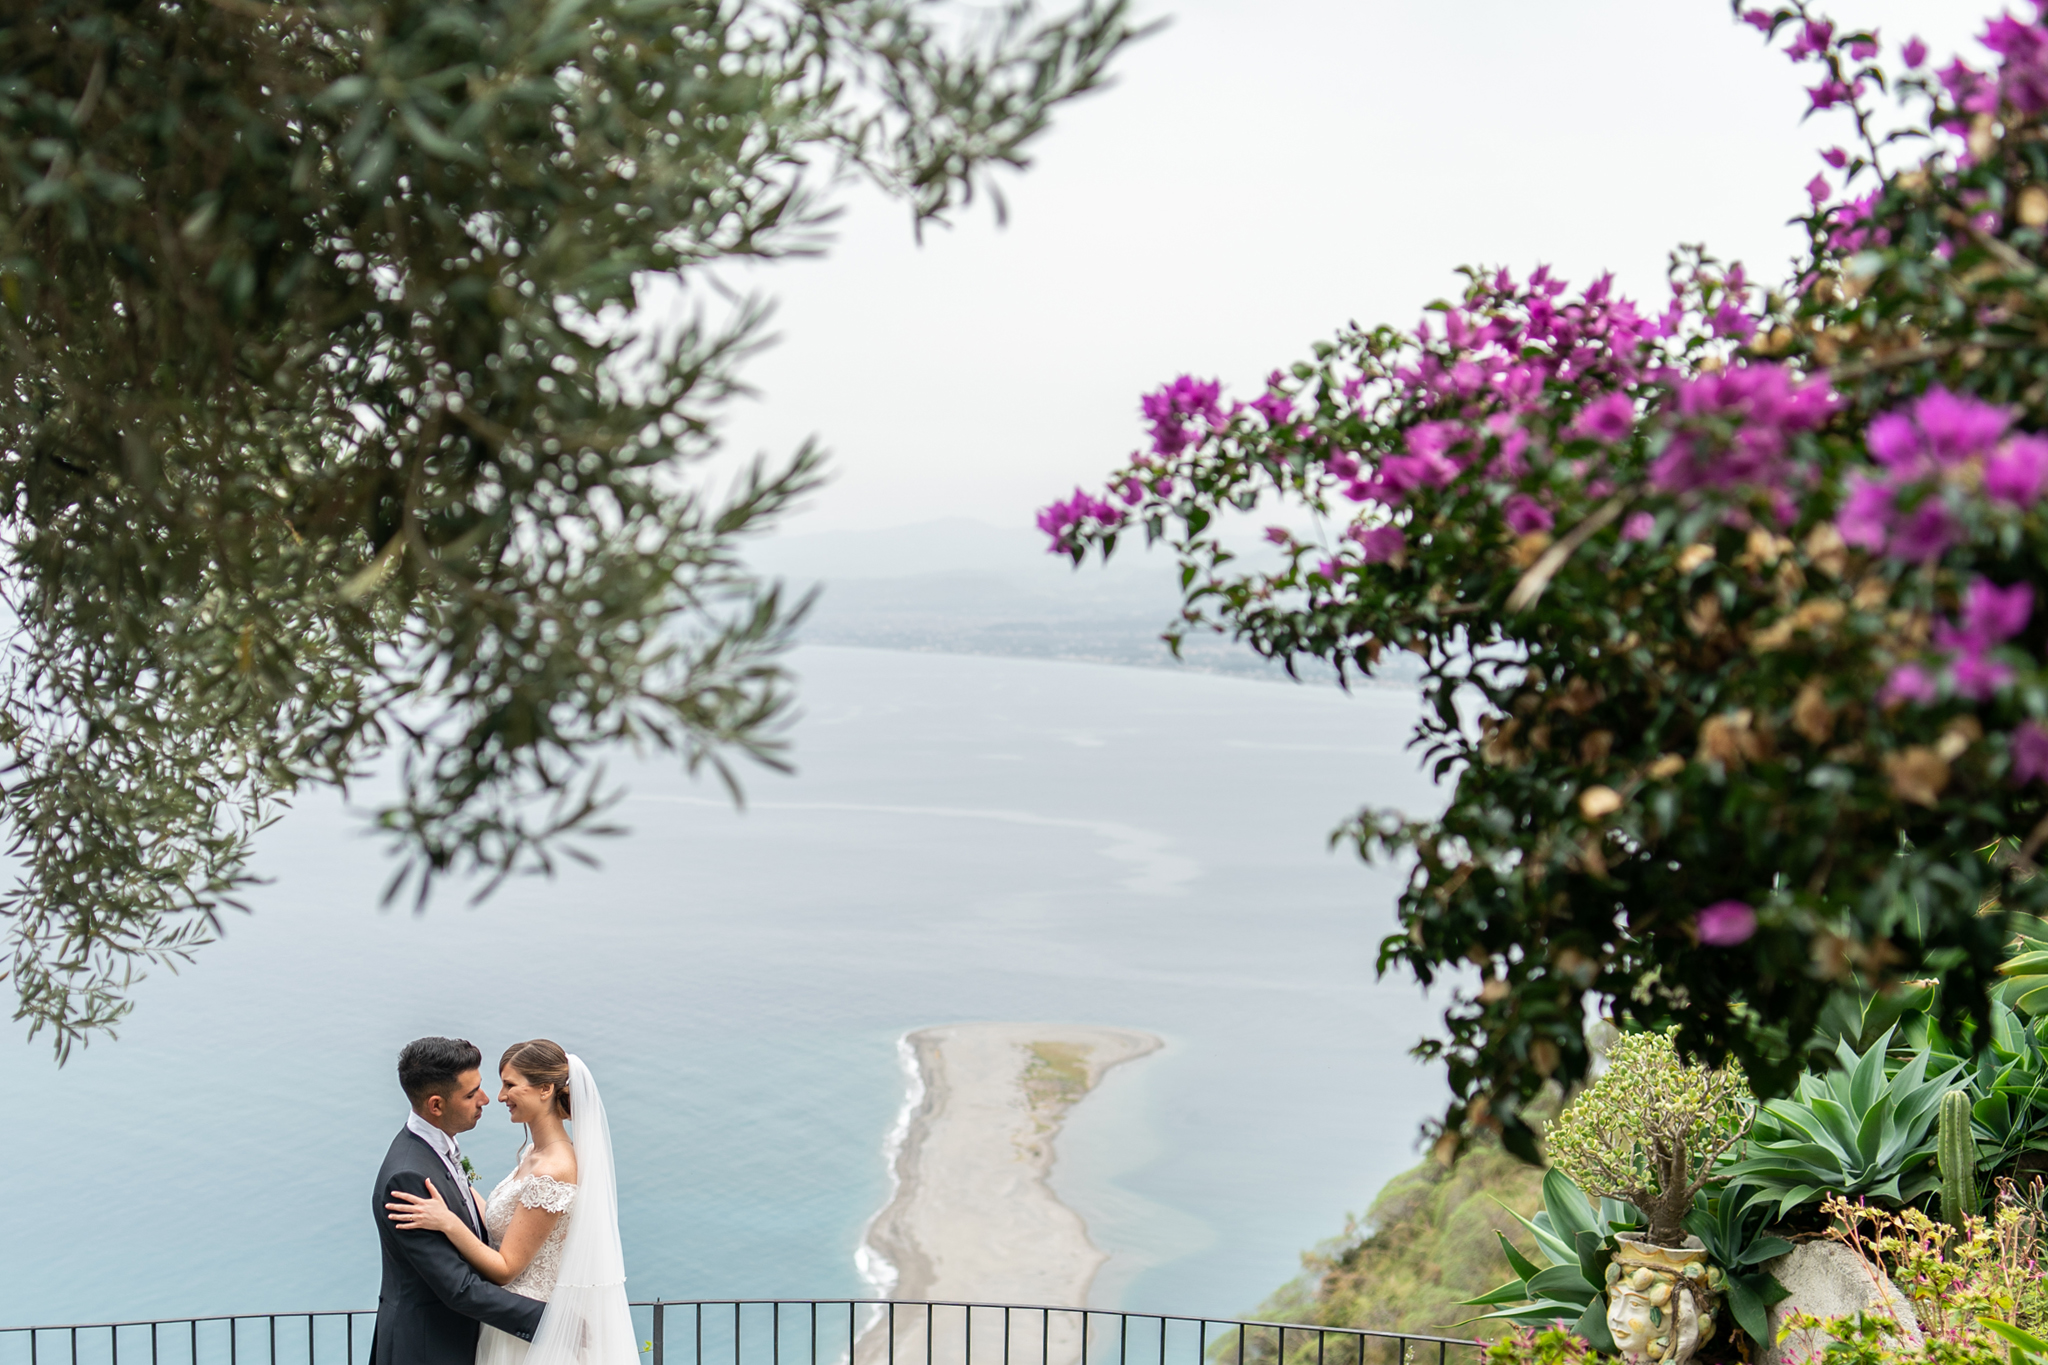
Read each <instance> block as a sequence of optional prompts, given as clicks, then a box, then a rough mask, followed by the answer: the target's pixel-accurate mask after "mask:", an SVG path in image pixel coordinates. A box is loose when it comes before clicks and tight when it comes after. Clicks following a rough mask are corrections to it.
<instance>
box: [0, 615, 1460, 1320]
mask: <svg viewBox="0 0 2048 1365" xmlns="http://www.w3.org/2000/svg"><path fill="white" fill-rule="evenodd" d="M798 662H799V668H800V671H801V673H802V675H803V679H804V698H805V709H806V718H805V719H804V721H803V722H802V724H801V726H800V728H799V730H798V734H797V739H798V755H799V760H800V763H801V767H802V772H801V774H800V775H799V776H797V777H794V778H782V777H777V776H775V775H772V774H760V775H758V776H756V777H754V778H753V780H752V782H751V784H750V795H751V796H752V798H753V802H752V804H751V806H750V808H749V809H748V810H747V811H746V812H744V813H739V812H735V811H733V810H732V809H731V808H730V807H729V806H728V805H726V804H725V803H724V801H723V800H722V799H721V798H720V796H719V794H718V792H717V791H716V790H715V789H713V788H711V787H709V786H707V785H704V784H699V783H692V782H690V781H688V780H687V779H685V778H683V777H682V776H680V774H679V773H677V772H675V771H673V770H672V769H669V768H667V767H665V766H661V765H654V764H648V765H636V764H633V763H631V762H630V761H628V762H626V763H624V764H623V765H621V768H620V771H621V772H622V774H623V775H625V776H627V777H629V778H630V780H631V782H632V785H633V790H634V795H633V798H632V799H631V800H630V801H629V802H628V803H627V804H626V806H625V808H624V812H623V814H624V817H625V818H626V819H627V820H628V821H629V822H630V823H631V824H632V826H633V828H634V832H633V834H632V835H631V837H629V838H626V839H621V840H615V841H611V842H609V843H608V844H607V845H606V846H605V847H604V848H603V850H602V852H603V858H604V863H603V866H602V867H601V868H600V869H598V870H595V871H590V870H584V869H580V868H579V869H576V870H572V871H570V872H568V873H566V874H565V875H563V876H562V877H560V878H559V879H558V880H555V881H552V882H543V881H538V880H534V881H524V882H521V883H518V884H515V885H512V886H510V887H508V888H506V889H505V890H503V891H502V892H500V894H499V895H498V896H497V897H496V898H494V899H493V900H491V901H489V902H486V903H485V904H484V905H483V906H481V907H480V908H475V909H470V908H466V907H465V906H464V904H463V903H462V901H461V900H460V899H459V898H453V897H450V898H444V899H443V900H442V901H441V902H439V903H437V904H436V905H435V906H434V907H433V908H432V909H431V910H430V911H429V912H428V913H427V914H426V915H424V916H422V917H416V916H414V915H412V914H410V913H407V912H404V911H399V912H383V911H380V910H379V909H378V908H377V904H376V899H377V893H378V891H379V889H380V888H381V885H382V881H383V878H384V877H385V875H386V874H387V871H388V865H387V864H386V862H385V860H384V858H383V856H382V853H381V851H380V849H379V847H378V845H377V844H376V843H375V842H374V841H373V840H371V839H369V838H367V837H365V836H364V835H363V834H362V833H361V824H360V819H359V817H357V816H354V815H351V814H350V813H349V812H347V811H346V810H344V809H343V808H342V807H341V806H340V805H339V804H338V803H332V802H313V803H309V804H307V805H305V806H303V807H302V808H301V809H299V810H297V811H295V812H294V813H293V814H291V815H290V816H289V817H288V818H286V819H285V820H284V821H283V822H282V823H281V824H280V825H278V826H277V827H276V828H274V829H273V830H271V831H269V832H268V833H267V834H266V836H265V838H264V841H263V845H262V859H261V861H262V867H263V870H264V871H265V872H266V873H267V874H268V875H269V876H271V877H272V878H274V881H273V882H272V884H270V885H268V886H266V887H264V888H262V889H261V890H260V891H259V892H258V894H257V895H256V896H255V897H254V903H255V907H256V913H255V914H254V915H253V916H252V917H250V918H247V919H243V920H237V921H236V922H234V923H233V924H232V925H231V926H230V932H229V935H228V938H227V940H226V941H225V942H224V943H221V944H219V945H216V946H214V947H212V948H209V949H207V950H205V951H204V952H203V953H202V955H201V957H200V959H199V961H198V962H197V963H196V965H194V966H192V967H190V968H188V969H186V970H185V971H184V972H183V973H182V974H180V975H176V976H173V975H170V974H168V973H164V974H160V975H159V976H157V977H154V978H152V979H151V980H150V981H149V982H148V983H147V984H146V985H145V986H144V987H143V988H142V990H141V991H140V1002H141V1003H140V1008H139V1009H138V1011H137V1013H136V1015H135V1017H134V1019H133V1020H132V1021H131V1022H130V1023H129V1025H128V1026H126V1028H125V1029H124V1030H123V1033H122V1036H121V1038H120V1040H119V1041H118V1042H113V1043H106V1042H103V1043H99V1044H95V1045H94V1046H93V1047H92V1048H90V1049H89V1050H88V1051H86V1052H85V1053H84V1054H82V1055H80V1056H79V1057H77V1058H76V1059H75V1060H74V1061H73V1062H72V1063H71V1064H70V1065H69V1066H67V1067H65V1068H64V1069H62V1070H61V1071H60V1070H58V1069H57V1068H56V1067H55V1066H54V1065H53V1064H52V1063H51V1062H50V1060H49V1057H48V1053H47V1051H46V1049H45V1048H44V1046H43V1044H42V1043H41V1042H40V1041H39V1042H37V1043H35V1044H32V1045H31V1044H23V1043H20V1042H18V1041H16V1042H14V1043H12V1044H11V1045H10V1046H9V1048H8V1051H7V1052H6V1053H5V1055H6V1056H7V1058H8V1062H7V1066H6V1067H5V1068H4V1070H0V1081H4V1090H5V1093H6V1095H7V1097H8V1104H7V1106H6V1112H7V1114H8V1122H7V1125H6V1130H7V1162H6V1165H7V1169H8V1170H9V1171H10V1172H11V1173H12V1177H13V1178H11V1179H9V1180H7V1181H6V1193H5V1196H4V1202H0V1207H4V1208H5V1216H4V1219H0V1224H4V1226H6V1227H7V1229H8V1235H6V1236H5V1237H0V1286H4V1288H0V1325H4V1324H8V1323H23V1322H28V1321H39V1322H63V1321H93V1320H106V1319H110V1318H115V1317H134V1316H138V1315H150V1314H161V1315H172V1314H175V1315H187V1314H197V1313H209V1312H221V1311H271V1310H285V1309H301V1310H303V1309H307V1308H332V1307H360V1306H365V1305H368V1304H370V1303H372V1302H373V1301H374V1299H375V1294H376V1276H377V1254H376V1246H375V1242H374V1232H373V1229H372V1227H371V1224H370V1218H369V1213H368V1209H367V1205H368V1202H369V1194H370V1191H369V1183H370V1180H371V1177H372V1176H373V1174H374V1172H375V1169H376V1166H377V1163H378V1161H379V1160H380V1158H381V1156H382V1153H383V1150H384V1147H385V1145H386V1143H387V1142H388V1141H389V1139H390V1136H391V1134H392V1133H393V1132H394V1131H396V1129H397V1127H398V1125H399V1123H400V1121H401V1120H402V1118H403V1112H404V1111H403V1101H402V1099H401V1098H400V1096H399V1093H398V1091H397V1087H396V1083H395V1081H394V1080H393V1077H392V1071H391V1066H392V1059H393V1056H394V1055H395V1053H396V1050H397V1048H398V1047H399V1046H400V1045H401V1044H402V1043H404V1042H405V1041H406V1040H407V1039H409V1038H412V1037H414V1036H416V1035H419V1034H423V1033H430V1032H431V1033H450V1034H456V1035H460V1036H464V1037H468V1038H471V1039H474V1040H475V1041H476V1042H477V1043H478V1045H479V1046H481V1047H482V1048H483V1049H484V1051H485V1053H486V1056H487V1058H488V1059H491V1060H495V1057H496V1055H497V1053H498V1051H499V1050H500V1049H501V1048H503V1047H504V1046H505V1045H506V1044H508V1043H510V1042H513V1041H516V1040H518V1039H521V1038H526V1037H531V1036H535V1035H546V1036H549V1037H553V1038H555V1039H557V1040H559V1041H561V1042H562V1043H564V1044H565V1045H567V1046H568V1047H570V1048H571V1049H572V1050H573V1051H576V1052H579V1053H580V1054H581V1055H582V1056H583V1057H584V1058H585V1059H586V1060H588V1061H589V1062H590V1064H591V1066H592V1069H593V1071H594V1072H595V1074H596V1076H597V1078H598V1081H599V1083H600V1085H601V1086H602V1087H603V1089H604V1093H605V1099H606V1105H607V1108H608V1110H609V1111H610V1115H611V1119H612V1124H613V1130H614V1134H615V1139H616V1142H617V1146H618V1157H619V1165H620V1171H621V1199H622V1204H623V1215H624V1236H625V1241H626V1260H627V1268H628V1271H629V1274H630V1275H631V1276H632V1282H631V1284H630V1285H629V1286H628V1288H629V1289H630V1290H631V1291H632V1292H633V1295H634V1297H636V1298H644V1297H651V1296H653V1295H655V1294H657V1293H658V1294H662V1295H666V1296H670V1297H711V1296H733V1295H783V1296H791V1297H811V1296H828V1295H838V1296H843V1295H850V1294H857V1293H862V1292H865V1289H866V1287H865V1286H864V1284H863V1282H862V1281H861V1279H860V1277H859V1276H858V1274H857V1273H856V1270H855V1265H854V1253H855V1250H856V1248H857V1247H858V1245H859V1241H860V1236H861V1231H862V1228H863V1225H864V1224H865V1223H866V1221H867V1220H868V1218H869V1217H871V1216H872V1215H873V1213H874V1212H875V1210H876V1209H877V1208H878V1207H879V1206H880V1204H881V1203H882V1202H883V1200H884V1199H885V1198H886V1197H887V1193H888V1175H887V1171H886V1169H885V1166H884V1161H883V1153H882V1144H883V1141H884V1138H885V1136H886V1134H887V1132H888V1130H889V1127H890V1124H891V1122H892V1120H893V1119H894V1117H895V1114H896V1111H897V1109H898V1107H899V1105H900V1104H901V1102H902V1096H903V1086H904V1080H903V1075H902V1072H901V1070H900V1068H899V1065H898V1061H897V1054H896V1040H897V1039H898V1038H899V1037H900V1036H901V1035H902V1034H903V1033H904V1032H905V1031H906V1030H908V1029H911V1028H916V1027H919V1026H921V1025H926V1024H934V1023H942V1022H948V1021H958V1020H975V1019H1011V1020H1021V1019H1053V1020H1072V1021H1080V1022H1091V1023H1104V1024H1119V1025H1128V1026H1133V1027H1138V1028H1144V1029H1150V1030H1152V1031H1154V1032H1157V1033H1159V1034H1161V1035H1162V1036H1164V1037H1165V1038H1166V1039H1167V1040H1168V1044H1169V1046H1168V1047H1167V1049H1166V1050H1165V1051H1164V1052H1162V1053H1159V1054H1156V1055H1155V1056H1153V1057H1151V1058H1149V1059H1146V1060H1144V1061H1141V1062H1139V1063H1137V1064H1135V1065H1134V1066H1132V1067H1130V1068H1127V1069H1125V1070H1124V1071H1122V1072H1120V1073H1113V1074H1112V1076H1111V1077H1110V1078H1109V1080H1108V1081H1107V1082H1105V1084H1104V1086H1103V1088H1102V1089H1101V1090H1100V1091H1098V1092H1097V1094H1096V1095H1095V1096H1093V1097H1091V1098H1090V1099H1089V1100H1088V1101H1087V1102H1085V1103H1084V1104H1083V1105H1082V1106H1081V1107H1080V1108H1079V1109H1077V1110H1076V1111H1075V1113H1074V1115H1073V1117H1072V1119H1071V1121H1070V1125H1069V1131H1068V1133H1067V1135H1066V1137H1065V1138H1063V1139H1062V1144H1061V1157H1060V1164H1059V1167H1058V1168H1057V1170H1056V1172H1055V1184H1056V1185H1057V1187H1058V1188H1059V1189H1060V1191H1061V1193H1062V1195H1063V1196H1064V1197H1066V1198H1067V1199H1068V1200H1069V1201H1070V1202H1071V1203H1073V1204H1074V1205H1075V1207H1077V1208H1078V1209H1080V1210H1081V1212H1082V1213H1083V1215H1084V1216H1085V1217H1087V1218H1088V1219H1089V1222H1090V1225H1091V1228H1092V1229H1093V1231H1094V1234H1095V1236H1096V1239H1097V1240H1098V1242H1100V1243H1101V1244H1102V1245H1103V1246H1104V1248H1105V1249H1106V1250H1108V1251H1110V1252H1111V1253H1112V1256H1113V1260H1112V1263H1111V1266H1110V1267H1109V1269H1108V1270H1107V1271H1105V1273H1104V1275H1103V1277H1102V1280H1101V1283H1100V1284H1099V1286H1098V1293H1097V1302H1098V1304H1101V1305H1103V1306H1126V1307H1133V1308H1145V1309H1154V1310H1169V1311H1200V1312H1204V1313H1210V1314H1229V1313H1234V1312H1240V1311H1243V1310H1247V1309H1249V1308H1251V1307H1252V1306H1253V1305H1254V1304H1256V1303H1257V1302H1258V1301H1259V1299H1261V1298H1262V1297H1263V1296H1264V1295H1265V1294H1266V1293H1267V1292H1268V1291H1269V1290H1271V1289H1272V1288H1273V1287H1275V1286H1276V1285H1277V1284H1279V1283H1280V1282H1281V1281H1283V1280H1285V1279H1287V1278H1288V1277H1289V1276H1291V1275H1292V1274H1294V1273H1295V1271H1296V1269H1297V1268H1298V1261H1297V1257H1298V1254H1299V1253H1300V1251H1301V1250H1302V1249H1304V1248H1306V1247H1308V1246H1310V1245H1311V1244H1313V1243H1314V1242H1316V1241H1318V1240H1320V1239H1322V1238H1324V1237H1326V1236H1329V1235H1330V1234H1332V1233H1334V1232H1336V1231H1337V1230H1339V1229H1340V1228H1341V1226H1342V1223H1343V1217H1344V1214H1345V1212H1346V1211H1347V1210H1353V1209H1360V1208H1362V1207H1363V1206H1364V1205H1365V1204H1366V1203H1367V1202H1368V1201H1369V1199H1370V1198H1371V1196H1372V1194H1373V1193H1374V1191H1375V1190H1376V1189H1377V1188H1378V1186H1379V1184H1380V1183H1381V1182H1382V1181H1383V1180H1384V1179H1385V1178H1386V1177H1387V1176H1388V1175H1390V1174H1392V1173H1394V1172H1395V1171H1397V1170H1399V1169H1401V1168H1403V1167H1405V1166H1407V1165H1410V1164H1412V1163H1413V1161H1414V1160H1415V1159H1416V1158H1415V1155H1414V1142H1415V1133H1416V1124H1417V1121H1418V1120H1419V1119H1420V1118H1421V1117H1422V1116H1423V1115H1424V1113H1426V1112H1428V1111H1429V1110H1430V1109H1432V1108H1433V1107H1434V1106H1435V1105H1436V1104H1437V1103H1439V1102H1440V1093H1441V1085H1440V1082H1439V1081H1438V1080H1437V1079H1436V1077H1435V1076H1434V1075H1433V1074H1432V1073H1430V1072H1429V1071H1427V1070H1425V1069H1424V1068H1422V1067H1420V1066H1419V1065H1417V1064H1416V1063H1414V1062H1412V1061H1410V1060H1409V1059H1408V1058H1407V1056H1406V1051H1407V1048H1408V1047H1409V1045H1410V1044H1411V1043H1412V1042H1413V1041H1414V1039H1415V1038H1416V1036H1417V1035H1418V1034H1419V1033H1420V1032H1422V1031H1423V1030H1424V1029H1426V1028H1427V1027H1428V1025H1429V1023H1430V1021H1431V1019H1432V1018H1433V1012H1432V1011H1431V1010H1430V1009H1429V1007H1428V1006H1427V1004H1426V1002H1425V1001H1424V1000H1423V999H1422V997H1421V995H1420V994H1419V992H1418V991H1417V990H1416V988H1415V987H1413V986H1412V985H1409V984H1407V983H1405V982H1400V981H1391V980H1390V981H1388V982H1386V983H1379V984H1376V983H1375V982H1374V980H1373V976H1372V958H1373V953H1374V948H1375V945H1376V943H1377V940H1378V938H1379V937H1380V935H1381V934H1383V933H1384V932H1385V930H1386V928H1387V925H1388V923H1389V920H1390V917H1389V911H1388V906H1389V904H1390V901H1391V898H1392V894H1393V883H1392V881H1391V879H1390V878H1389V877H1388V876H1387V875H1386V874H1385V873H1383V872H1379V871H1375V870H1369V869H1365V868H1362V867H1361V866H1360V865H1359V864H1358V862H1357V861H1356V859H1355V858H1354V857H1352V856H1351V855H1349V854H1346V853H1332V852H1330V851H1329V850H1328V849H1327V847H1326V842H1325V841H1326V835H1327V832H1328V830H1329V829H1330V828H1331V827H1332V826H1333V825H1334V824H1336V823H1337V822H1338V821H1339V820H1340V819H1342V818H1343V817H1344V816H1345V815H1346V814H1347V813H1349V812H1350V811H1351V810H1352V809H1353V808H1354V807H1355V806H1357V805H1359V804H1362V803H1367V802H1371V803H1395V804H1403V805H1407V806H1409V807H1411V808H1420V807H1422V806H1425V805H1427V804H1429V803H1430V802H1431V800H1432V797H1431V793H1430V789H1429V787H1428V784H1427V783H1426V782H1425V781H1423V780H1422V779H1421V778H1420V777H1419V776H1418V775H1417V773H1416V771H1415V765H1414V762H1413V760H1412V759H1411V758H1410V757H1409V756H1408V755H1407V754H1405V753H1404V752H1403V750H1402V749H1401V742H1402V739H1403V737H1404V735H1405V733H1406V730H1407V725H1408V720H1409V717H1410V716H1411V715H1412V714H1413V708H1414V705H1415V701H1414V699H1413V697H1412V696H1411V695H1410V694H1408V693H1405V692H1400V691H1393V690H1367V691H1363V692H1361V693H1359V694H1356V695H1353V696H1349V697H1347V696H1344V695H1343V694H1340V693H1338V692H1336V691H1334V690H1331V689H1327V688H1293V687H1288V686H1284V685H1278V684H1273V683H1264V682H1252V681H1242V680H1236V679H1228V678H1218V677H1208V676H1201V675H1181V674H1176V673H1172V672H1168V671H1163V670H1144V669H1126V668H1114V667H1107V666H1095V665H1083V664H1062V663H1044V662H1036V661H1024V660H1013V659H995V658H970V657H953V656H942V655H919V654H903V653H890V652H884V651H869V650H855V649H810V650H807V651H805V652H804V653H802V654H801V655H799V656H798ZM516 1132H517V1130H516V1129H513V1128H511V1126H510V1125H509V1124H507V1123H505V1121H504V1119H503V1111H502V1110H500V1109H499V1108H497V1107H496V1106H495V1105H494V1106H493V1107H492V1108H491V1109H490V1110H487V1111H486V1113H485V1117H484V1123H483V1126H481V1127H480V1128H478V1129H477V1131H476V1132H475V1133H473V1134H471V1135H470V1137H469V1139H468V1140H467V1141H466V1144H465V1146H466V1150H468V1151H469V1152H470V1153H471V1154H472V1155H473V1156H474V1158H475V1159H476V1161H477V1164H478V1166H479V1167H480V1168H482V1170H483V1171H484V1172H485V1174H486V1175H487V1177H489V1178H490V1179H492V1180H495V1178H496V1177H497V1175H498V1174H500V1173H502V1171H503V1170H504V1169H505V1167H506V1165H507V1164H508V1163H509V1161H510V1160H511V1157H512V1152H513V1148H514V1146H515V1140H516V1136H515V1135H516ZM24 1177H25V1179H24Z"/></svg>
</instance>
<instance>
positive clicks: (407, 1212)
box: [384, 1180, 467, 1233]
mask: <svg viewBox="0 0 2048 1365" xmlns="http://www.w3.org/2000/svg"><path fill="white" fill-rule="evenodd" d="M391 1198H392V1200H393V1201H395V1202H392V1203H389V1204H386V1205H385V1206H384V1209H385V1216H386V1217H387V1218H389V1219H390V1220H391V1221H392V1222H393V1223H394V1224H395V1225H397V1226H398V1227H401V1228H421V1229H424V1230H426V1231H428V1232H440V1233H450V1232H453V1231H455V1229H456V1228H457V1227H466V1226H467V1225H466V1224H464V1223H463V1222H462V1220H461V1219H460V1218H457V1217H456V1216H455V1211H454V1210H453V1209H450V1208H449V1207H448V1205H447V1204H446V1203H444V1202H442V1199H441V1192H440V1191H439V1190H437V1189H435V1188H434V1182H433V1181H431V1180H429V1181H428V1182H427V1193H426V1197H425V1198H422V1197H420V1196H419V1195H416V1194H407V1193H406V1192H405V1191H404V1190H393V1191H392V1192H391Z"/></svg>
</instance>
